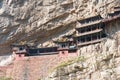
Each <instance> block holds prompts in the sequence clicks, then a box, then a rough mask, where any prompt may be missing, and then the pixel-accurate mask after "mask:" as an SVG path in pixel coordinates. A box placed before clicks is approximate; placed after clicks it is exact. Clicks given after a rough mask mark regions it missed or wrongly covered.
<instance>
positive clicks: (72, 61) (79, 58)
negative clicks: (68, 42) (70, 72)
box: [55, 56, 85, 69]
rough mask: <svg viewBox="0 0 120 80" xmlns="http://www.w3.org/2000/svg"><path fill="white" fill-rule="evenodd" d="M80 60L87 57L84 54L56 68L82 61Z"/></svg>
mask: <svg viewBox="0 0 120 80" xmlns="http://www.w3.org/2000/svg"><path fill="white" fill-rule="evenodd" d="M80 61H85V58H84V57H83V56H80V57H77V58H74V59H71V60H68V61H65V62H62V63H60V64H59V65H58V66H57V67H56V68H55V69H58V68H62V67H66V66H68V65H71V64H73V63H76V62H80Z"/></svg>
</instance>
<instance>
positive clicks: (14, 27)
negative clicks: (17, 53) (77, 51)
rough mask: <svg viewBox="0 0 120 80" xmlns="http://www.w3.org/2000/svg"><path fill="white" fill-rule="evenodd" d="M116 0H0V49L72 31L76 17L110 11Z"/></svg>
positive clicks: (5, 50) (45, 41)
mask: <svg viewBox="0 0 120 80" xmlns="http://www.w3.org/2000/svg"><path fill="white" fill-rule="evenodd" d="M119 3H120V1H119V0H0V50H2V51H0V53H8V52H9V49H10V47H9V45H10V44H11V43H19V42H21V41H27V42H32V43H35V44H36V45H37V46H39V44H43V45H44V46H50V45H54V44H52V40H53V39H56V38H58V37H60V36H62V35H65V34H70V33H71V32H73V31H74V28H75V25H76V21H77V20H78V19H82V18H85V17H88V16H91V15H96V14H101V15H102V17H104V18H105V17H106V13H108V12H112V9H113V7H114V6H117V5H119Z"/></svg>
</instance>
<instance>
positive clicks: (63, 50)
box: [54, 35, 78, 56]
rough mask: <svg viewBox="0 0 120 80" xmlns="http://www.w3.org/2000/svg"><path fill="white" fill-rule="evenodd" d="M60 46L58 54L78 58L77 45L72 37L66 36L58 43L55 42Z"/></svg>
mask: <svg viewBox="0 0 120 80" xmlns="http://www.w3.org/2000/svg"><path fill="white" fill-rule="evenodd" d="M54 43H56V44H57V45H58V52H59V55H60V56H70V55H72V56H77V55H78V50H77V44H76V41H75V40H74V38H73V37H72V35H68V36H64V37H62V38H60V39H58V40H57V41H54Z"/></svg>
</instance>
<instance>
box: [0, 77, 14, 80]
mask: <svg viewBox="0 0 120 80" xmlns="http://www.w3.org/2000/svg"><path fill="white" fill-rule="evenodd" d="M0 80H13V79H12V78H7V77H0Z"/></svg>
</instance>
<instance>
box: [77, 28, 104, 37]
mask: <svg viewBox="0 0 120 80" xmlns="http://www.w3.org/2000/svg"><path fill="white" fill-rule="evenodd" d="M102 30H103V29H96V30H93V31H89V32H85V33H79V34H78V35H76V37H81V36H85V35H89V34H94V33H98V32H101V31H102Z"/></svg>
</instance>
